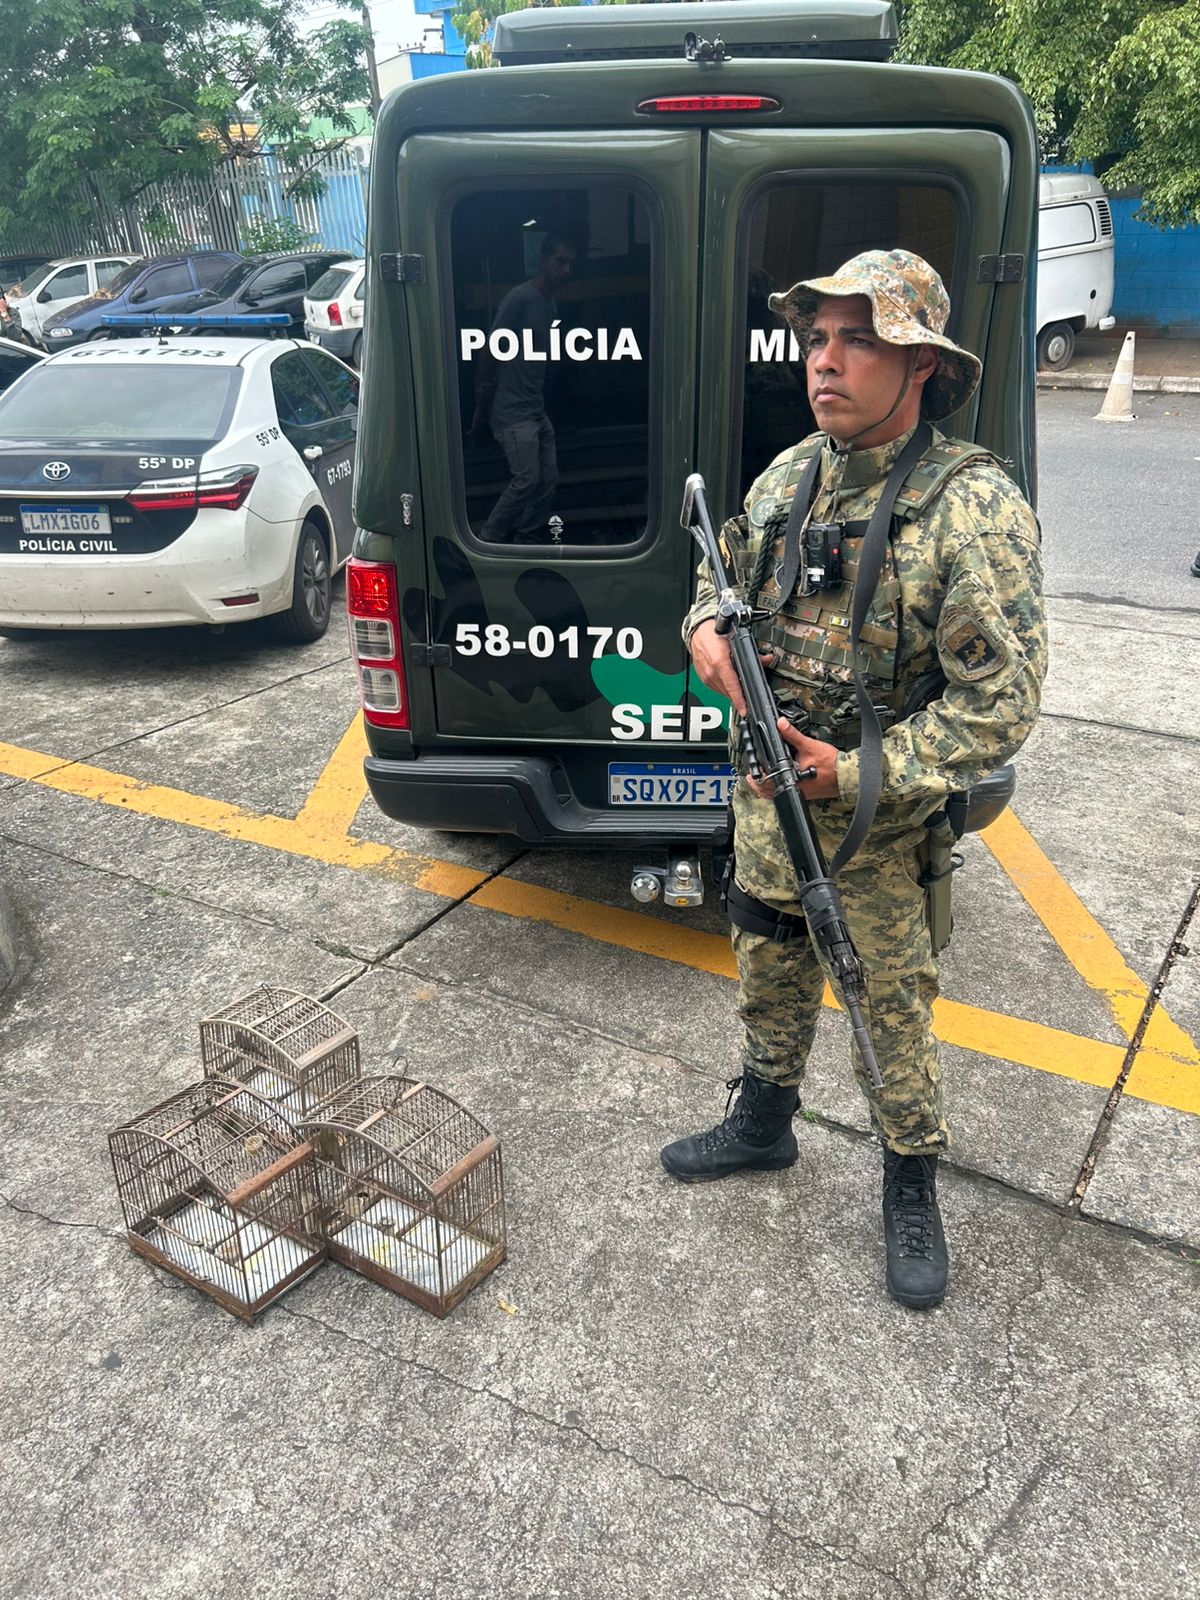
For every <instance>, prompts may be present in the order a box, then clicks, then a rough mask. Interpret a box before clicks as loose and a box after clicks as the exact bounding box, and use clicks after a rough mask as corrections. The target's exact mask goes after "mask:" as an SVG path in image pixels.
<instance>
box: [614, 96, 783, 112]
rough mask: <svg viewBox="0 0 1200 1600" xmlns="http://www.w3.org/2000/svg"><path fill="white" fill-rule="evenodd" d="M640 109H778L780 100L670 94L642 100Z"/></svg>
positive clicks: (764, 97)
mask: <svg viewBox="0 0 1200 1600" xmlns="http://www.w3.org/2000/svg"><path fill="white" fill-rule="evenodd" d="M638 110H639V111H641V112H643V113H645V112H659V111H778V110H779V101H778V100H772V99H771V97H770V96H769V95H765V94H668V95H659V96H658V97H656V98H655V99H653V100H642V101H639V103H638Z"/></svg>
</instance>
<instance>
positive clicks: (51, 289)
mask: <svg viewBox="0 0 1200 1600" xmlns="http://www.w3.org/2000/svg"><path fill="white" fill-rule="evenodd" d="M136 259H137V257H136V256H131V255H108V256H60V257H59V259H58V260H57V261H46V262H43V263H41V264H40V265H38V266H34V267H32V268H31V269H30V270H29V272H27V273H26V275H25V277H24V278H23V279H22V280H21V282H20V283H18V284H17V286H16V288H15V289H14V290H13V292H12V293H11V294H10V295H9V297H8V303H9V305H10V306H11V307H12V309H13V310H14V311H15V312H16V313H17V314H18V316H19V317H20V318H21V326H22V327H23V328H24V329H25V332H26V333H27V334H29V336H30V337H31V338H33V339H36V340H37V341H38V342H39V344H40V343H44V342H45V340H44V337H43V333H42V329H43V327H44V326H45V324H46V322H47V321H49V319H50V318H51V317H54V316H57V315H58V313H59V312H60V311H67V310H69V309H70V308H71V307H72V306H77V305H79V303H80V302H81V301H83V300H87V299H88V298H89V297H90V296H92V295H95V294H96V293H98V292H99V291H101V290H105V289H110V288H111V287H112V284H113V281H114V279H116V278H117V277H118V276H119V275H120V274H121V273H122V272H124V270H125V268H126V267H127V266H128V265H129V264H130V262H131V261H135V260H136Z"/></svg>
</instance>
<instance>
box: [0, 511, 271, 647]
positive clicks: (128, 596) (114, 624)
mask: <svg viewBox="0 0 1200 1600" xmlns="http://www.w3.org/2000/svg"><path fill="white" fill-rule="evenodd" d="M294 544H295V530H294V528H293V527H292V526H291V525H290V524H281V523H270V522H264V521H263V520H262V519H261V518H259V517H257V516H255V515H254V514H253V513H246V512H243V513H241V514H231V513H228V512H222V511H216V512H213V513H208V514H206V513H204V512H201V513H200V515H199V516H198V517H197V518H196V521H195V522H194V523H193V524H192V526H191V527H190V528H189V529H188V531H187V532H186V533H185V534H183V535H181V537H180V538H178V539H177V540H176V541H175V542H174V543H173V544H171V545H168V546H167V548H166V549H165V550H156V551H153V552H152V553H151V554H149V555H142V556H78V555H64V556H40V555H39V556H27V555H18V556H13V555H3V556H0V627H13V628H164V627H186V626H188V625H189V624H190V625H200V626H203V625H205V624H208V625H219V624H222V623H230V622H249V621H251V620H252V619H253V618H255V617H264V616H269V615H270V614H271V613H272V612H275V611H282V610H284V609H285V608H286V607H287V606H288V605H290V603H291V598H292V569H293V564H294V559H295V556H294ZM247 594H256V595H257V596H258V599H257V600H255V601H252V602H250V603H249V604H240V605H226V604H225V603H224V602H225V601H226V600H231V599H236V598H238V597H240V596H243V595H247Z"/></svg>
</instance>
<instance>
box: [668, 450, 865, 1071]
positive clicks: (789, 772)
mask: <svg viewBox="0 0 1200 1600" xmlns="http://www.w3.org/2000/svg"><path fill="white" fill-rule="evenodd" d="M680 522H681V524H682V526H683V527H684V528H686V529H687V531H688V532H689V533H690V534H691V535H692V537H693V538H694V539H695V541H696V543H697V544H698V545H699V546H700V549H701V550H702V551H703V552H704V557H705V560H706V561H707V562H708V568H709V571H710V573H711V574H712V580H713V584H714V587H715V588H716V590H717V615H716V629H717V632H718V634H720V635H722V636H723V637H727V638H728V640H729V655H730V659H731V661H732V662H733V670H734V672H735V673H736V674H737V679H738V683H739V684H740V685H741V689H742V695H743V696H744V698H745V701H746V718H745V727H746V731H747V733H748V736H749V743H750V747H751V749H752V751H753V755H754V761H755V765H756V766H757V768H758V775H759V776H760V778H761V779H763V780H764V781H765V780H769V781H770V782H771V784H772V785H773V791H774V792H773V799H774V804H775V812H776V815H777V816H778V818H779V826H780V830H781V832H782V834H783V842H784V847H785V849H786V850H787V853H788V860H789V861H790V862H791V866H792V871H793V872H794V873H795V876H796V886H797V891H798V899H799V901H800V904H801V906H802V907H803V910H804V917H805V921H806V922H807V923H808V928H809V932H810V934H811V935H812V939H813V943H814V945H815V946H816V948H817V951H818V954H820V955H821V956H822V957H823V958H824V961H825V964H826V966H827V967H828V969H829V972H830V975H831V977H832V979H833V985H834V989H835V992H836V993H837V996H838V999H839V1000H840V1001H841V1003H842V1006H843V1007H844V1009H845V1011H846V1014H847V1016H848V1017H849V1018H850V1026H851V1028H852V1029H853V1032H854V1041H855V1044H856V1045H857V1047H858V1053H859V1056H860V1058H861V1060H862V1063H863V1066H864V1068H865V1069H866V1072H867V1075H868V1077H869V1078H870V1080H871V1082H872V1084H873V1085H874V1086H875V1088H877V1089H882V1087H883V1078H882V1076H881V1075H880V1071H879V1062H878V1061H877V1059H876V1056H875V1047H874V1045H873V1044H872V1043H871V1035H870V1031H869V1030H868V1028H867V1024H866V1020H865V1018H864V1015H863V1007H864V1006H865V1004H866V999H867V981H866V973H865V971H864V969H863V964H862V959H861V957H860V956H859V954H858V952H857V950H856V949H855V948H854V941H853V939H852V938H851V937H850V929H849V927H848V926H847V923H846V913H845V910H844V909H843V906H842V897H841V895H840V894H839V892H838V888H837V885H836V884H835V883H834V881H833V879H832V878H831V877H830V876H829V869H828V867H827V866H826V863H825V858H824V856H823V855H822V853H821V846H820V844H819V843H818V842H817V835H816V832H815V830H814V828H813V825H812V818H811V816H810V815H809V810H808V803H807V801H806V800H805V798H804V795H803V793H802V792H801V790H800V776H799V774H798V773H797V771H796V766H795V763H794V762H793V760H792V756H791V750H790V748H789V746H788V744H787V742H786V740H785V739H784V737H783V735H782V734H781V733H780V731H779V727H778V720H779V705H778V702H777V701H776V699H775V696H774V694H773V692H772V690H771V685H770V683H769V682H768V681H767V674H766V669H765V668H764V667H763V664H762V661H761V660H760V659H759V651H758V645H757V643H756V641H755V638H754V634H753V631H752V630H753V626H754V622H755V617H756V614H755V612H754V610H753V608H752V606H751V605H750V603H749V602H748V601H747V599H746V598H745V596H744V595H743V594H742V593H741V592H740V591H739V589H738V587H737V585H736V583H735V582H734V580H733V577H732V575H731V573H730V572H729V571H728V569H727V568H726V565H725V558H724V556H723V555H722V554H721V544H720V540H719V539H718V538H717V534H716V530H715V529H714V527H713V523H712V518H711V517H710V515H709V512H708V502H707V497H706V495H705V489H704V479H703V477H701V475H700V473H698V472H693V473H692V474H691V475H690V476H689V478H688V479H687V482H686V484H685V485H684V496H683V512H682V515H681V517H680Z"/></svg>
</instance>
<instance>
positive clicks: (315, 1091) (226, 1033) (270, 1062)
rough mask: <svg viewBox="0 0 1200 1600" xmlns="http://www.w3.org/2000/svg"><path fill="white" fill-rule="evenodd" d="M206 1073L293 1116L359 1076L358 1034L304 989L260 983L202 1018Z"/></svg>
mask: <svg viewBox="0 0 1200 1600" xmlns="http://www.w3.org/2000/svg"><path fill="white" fill-rule="evenodd" d="M200 1055H201V1060H202V1061H203V1064H204V1076H205V1077H206V1078H224V1079H229V1080H231V1081H232V1082H234V1083H240V1084H243V1085H245V1087H246V1088H247V1089H252V1090H253V1091H254V1093H255V1094H258V1095H262V1096H263V1097H264V1099H267V1100H271V1101H273V1102H274V1103H275V1104H276V1105H277V1106H278V1107H279V1109H280V1110H281V1111H282V1112H283V1113H284V1114H285V1115H286V1116H287V1117H289V1118H290V1119H291V1120H292V1121H293V1122H295V1121H297V1120H298V1119H299V1118H301V1117H304V1116H309V1115H311V1114H312V1113H314V1112H315V1111H316V1110H317V1108H318V1107H319V1106H320V1105H321V1104H322V1102H323V1101H325V1100H327V1099H328V1098H329V1096H330V1095H331V1094H333V1093H334V1092H335V1091H336V1090H338V1089H340V1088H341V1087H342V1086H343V1085H344V1084H348V1083H355V1082H357V1081H358V1078H359V1077H360V1075H361V1070H362V1069H361V1066H360V1064H359V1055H358V1034H357V1033H356V1032H355V1031H354V1029H353V1028H352V1027H351V1026H350V1024H349V1023H348V1022H345V1021H344V1020H343V1019H342V1018H341V1017H339V1016H338V1015H337V1013H336V1012H334V1011H330V1009H329V1007H328V1006H325V1005H322V1004H321V1002H320V1001H319V1000H314V999H312V998H311V996H309V995H306V994H297V993H295V992H294V991H293V990H291V989H276V988H274V987H273V986H272V985H270V984H265V983H264V984H263V985H262V986H261V988H258V989H255V990H254V991H253V992H252V993H251V994H247V995H243V996H242V998H241V999H240V1000H235V1001H234V1002H233V1003H232V1005H228V1006H226V1007H225V1008H224V1009H223V1010H222V1011H218V1012H217V1014H216V1015H215V1016H213V1017H207V1018H206V1019H205V1020H204V1021H203V1022H202V1023H201V1024H200Z"/></svg>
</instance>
